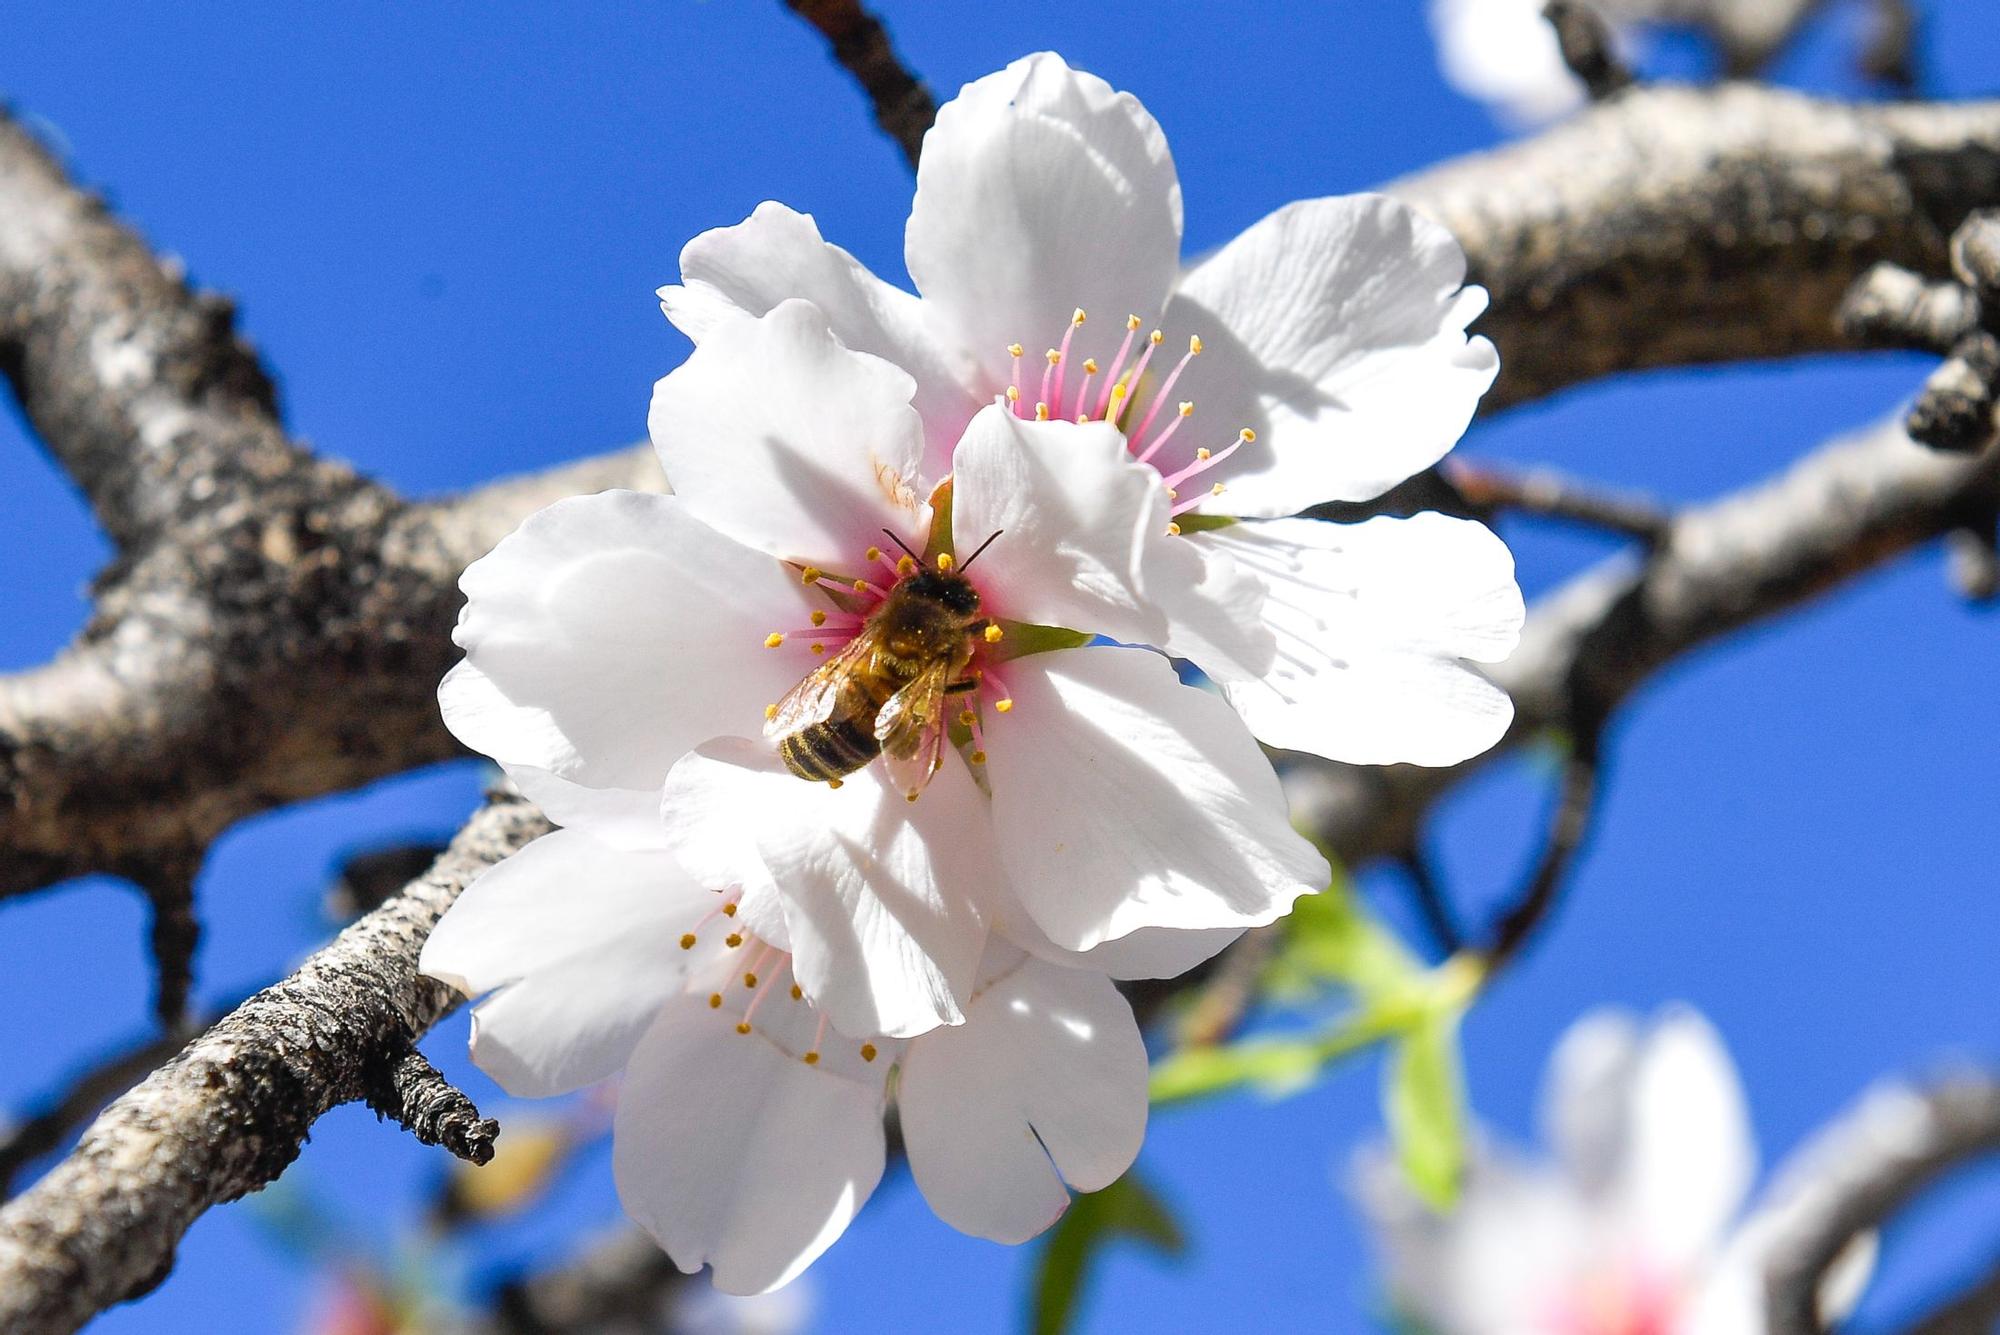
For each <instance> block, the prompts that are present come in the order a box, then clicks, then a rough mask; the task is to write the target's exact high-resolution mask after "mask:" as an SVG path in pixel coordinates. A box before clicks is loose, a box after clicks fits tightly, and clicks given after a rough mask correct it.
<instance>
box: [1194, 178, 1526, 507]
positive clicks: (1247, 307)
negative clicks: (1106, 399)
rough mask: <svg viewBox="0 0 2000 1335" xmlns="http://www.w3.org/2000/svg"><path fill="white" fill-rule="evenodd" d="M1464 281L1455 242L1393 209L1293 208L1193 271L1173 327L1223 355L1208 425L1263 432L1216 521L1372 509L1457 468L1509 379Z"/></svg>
mask: <svg viewBox="0 0 2000 1335" xmlns="http://www.w3.org/2000/svg"><path fill="white" fill-rule="evenodd" d="M1464 281H1465V253H1464V251H1462V250H1461V249H1460V248H1459V245H1458V242H1457V240H1455V239H1454V238H1453V237H1452V235H1451V233H1449V232H1447V231H1446V230H1445V229H1444V228H1442V227H1440V226H1438V225H1437V224H1436V223H1434V222H1431V221H1430V220H1429V219H1428V218H1425V217H1423V216H1422V215H1421V214H1419V213H1417V212H1416V211H1415V210H1414V209H1411V208H1410V207H1409V206H1408V205H1406V204H1403V203H1400V202H1398V201H1396V200H1393V199H1390V198H1389V197H1387V196H1386V195H1346V196H1340V197H1335V198H1329V199H1308V200H1301V201H1299V202H1298V203H1295V204H1288V205H1286V206H1285V207H1284V208H1282V209H1279V210H1278V211H1277V212H1276V213H1273V214H1271V215H1270V216H1269V217H1267V218H1265V219H1264V220H1263V221H1261V222H1259V223H1257V224H1256V225H1255V226H1253V227H1251V228H1250V229H1249V230H1248V231H1246V232H1244V233H1243V234H1242V235H1241V236H1239V237H1237V238H1236V239H1235V240H1234V241H1231V242H1230V243H1229V244H1228V245H1226V246H1224V247H1223V248H1222V249H1221V250H1219V251H1217V252H1216V253H1215V254H1214V255H1211V256H1209V257H1208V258H1207V259H1205V260H1203V261H1201V262H1200V263H1199V264H1197V265H1196V266H1195V267H1194V268H1193V269H1192V270H1190V271H1189V272H1188V274H1187V276H1186V277H1185V278H1183V279H1182V281H1181V286H1180V290H1179V291H1178V292H1176V293H1175V295H1174V300H1173V304H1172V305H1171V306H1170V307H1169V308H1168V311H1167V317H1166V323H1167V325H1168V326H1169V327H1171V328H1174V329H1181V328H1186V329H1190V330H1193V331H1195V332H1197V333H1199V334H1200V335H1201V336H1202V338H1203V339H1204V341H1205V342H1206V344H1207V350H1206V351H1205V352H1204V353H1203V355H1202V359H1201V378H1200V381H1199V383H1198V384H1197V385H1196V387H1195V392H1196V393H1197V395H1198V398H1199V402H1200V405H1201V416H1202V418H1203V419H1204V420H1206V421H1209V422H1213V423H1217V424H1219V425H1221V426H1223V427H1225V428H1226V429H1228V430H1231V431H1234V430H1235V429H1236V428H1238V427H1245V426H1247V427H1251V428H1254V429H1255V430H1256V432H1257V439H1256V440H1255V441H1254V442H1253V443H1251V444H1249V445H1248V446H1246V447H1245V448H1244V449H1243V450H1242V451H1241V452H1240V453H1239V454H1238V455H1237V456H1235V457H1234V458H1233V459H1232V460H1231V461H1230V466H1229V468H1228V469H1227V471H1226V472H1218V474H1217V476H1218V477H1219V478H1220V479H1221V480H1222V481H1224V482H1225V483H1226V490H1225V491H1224V492H1223V494H1222V495H1221V496H1220V497H1218V498H1216V500H1215V501H1214V502H1213V503H1212V504H1210V505H1209V506H1208V507H1207V508H1208V509H1209V510H1211V511H1213V512H1216V513H1226V514H1237V515H1253V516H1273V515H1289V514H1296V513H1297V512H1298V511H1300V510H1303V509H1304V508H1305V507H1306V506H1308V505H1312V504H1315V503H1317V502H1319V501H1335V500H1340V501H1361V500H1368V499H1371V498H1372V497H1375V496H1378V495H1380V494H1381V493H1382V492H1384V491H1387V490H1388V489H1389V488H1390V487H1392V486H1394V485H1395V484H1396V483H1398V482H1401V481H1402V480H1403V479H1404V478H1406V477H1409V476H1410V475H1411V474H1413V473H1416V472H1419V471H1421V470H1422V469H1425V468H1428V467H1429V466H1430V465H1432V464H1434V463H1436V462H1437V461H1438V460H1439V459H1441V458H1443V457H1444V455H1445V453H1446V451H1448V450H1450V449H1451V447H1452V446H1453V445H1454V444H1456V443H1457V441H1458V438H1459V436H1461V435H1462V434H1464V432H1465V428H1466V424H1467V423H1469V422H1470V421H1471V420H1472V414H1473V410H1474V409H1475V408H1476V407H1477V406H1478V403H1479V396H1480V395H1482V394H1484V393H1485V392H1486V389H1487V386H1489V385H1490V384H1492V382H1493V376H1494V374H1495V372H1496V371H1497V370H1498V369H1499V358H1498V355H1497V354H1496V353H1495V352H1494V350H1493V345H1492V344H1491V343H1489V342H1488V341H1487V340H1485V339H1483V338H1472V339H1468V338H1467V337H1466V334H1465V327H1466V326H1467V325H1468V324H1470V323H1471V321H1472V319H1473V317H1474V316H1476V315H1478V314H1479V312H1480V311H1481V310H1483V309H1485V305H1486V294H1485V292H1484V291H1483V290H1481V289H1479V288H1467V287H1463V286H1462V284H1463V283H1464Z"/></svg>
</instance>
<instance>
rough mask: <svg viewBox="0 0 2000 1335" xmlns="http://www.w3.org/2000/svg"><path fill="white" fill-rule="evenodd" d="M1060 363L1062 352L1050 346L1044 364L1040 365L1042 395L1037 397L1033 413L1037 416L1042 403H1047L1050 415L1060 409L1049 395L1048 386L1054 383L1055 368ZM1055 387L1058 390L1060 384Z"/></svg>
mask: <svg viewBox="0 0 2000 1335" xmlns="http://www.w3.org/2000/svg"><path fill="white" fill-rule="evenodd" d="M1061 365H1062V354H1061V353H1060V352H1057V351H1056V350H1055V349H1054V348H1050V349H1049V359H1048V362H1047V364H1046V365H1044V366H1043V367H1042V397H1041V398H1040V399H1038V400H1037V401H1036V403H1035V407H1036V410H1037V411H1036V414H1035V415H1036V416H1037V417H1040V416H1042V413H1041V412H1040V409H1041V407H1042V405H1043V404H1047V405H1048V407H1049V412H1050V414H1051V415H1053V414H1055V413H1058V412H1060V411H1061V408H1060V407H1059V406H1058V404H1057V403H1056V401H1055V400H1054V399H1052V398H1050V397H1049V388H1050V386H1051V385H1055V383H1056V368H1057V367H1058V366H1061ZM1056 388H1057V390H1058V392H1060V389H1061V386H1060V385H1057V386H1056Z"/></svg>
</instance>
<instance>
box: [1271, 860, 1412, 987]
mask: <svg viewBox="0 0 2000 1335" xmlns="http://www.w3.org/2000/svg"><path fill="white" fill-rule="evenodd" d="M1284 922H1285V928H1284V931H1285V944H1284V947H1283V948H1282V949H1281V950H1280V951H1279V952H1278V955H1277V958H1276V959H1275V960H1274V961H1273V962H1272V970H1273V973H1274V975H1276V977H1274V979H1273V981H1274V982H1282V981H1284V980H1285V979H1287V978H1288V977H1289V978H1290V979H1291V980H1292V981H1293V982H1294V983H1295V984H1298V985H1303V986H1307V987H1311V986H1313V985H1324V984H1326V983H1338V984H1340V985H1341V986H1343V987H1346V988H1349V989H1351V990H1352V991H1353V992H1354V993H1355V995H1356V996H1358V997H1360V998H1361V1000H1362V1001H1363V1002H1364V1003H1370V1002H1376V1001H1381V1000H1385V999H1388V998H1391V997H1397V996H1404V995H1408V994H1409V993H1411V992H1412V991H1415V990H1418V989H1420V988H1421V987H1422V986H1423V985H1424V984H1423V980H1424V978H1425V970H1424V967H1423V965H1422V963H1420V962H1419V961H1418V960H1417V958H1416V957H1415V956H1414V955H1412V954H1411V953H1410V952H1409V951H1408V950H1406V949H1404V947H1403V944H1402V942H1400V941H1398V940H1397V939H1396V936H1395V934H1394V933H1393V932H1391V931H1389V929H1387V928H1386V927H1383V926H1382V925H1381V924H1380V923H1378V922H1376V921H1375V919H1374V918H1373V917H1371V916H1370V915H1369V914H1368V912H1367V910H1365V909H1364V908H1363V907H1362V906H1361V904H1360V903H1359V901H1357V900H1356V899H1355V897H1354V895H1353V893H1352V892H1351V891H1350V890H1349V889H1348V888H1347V884H1346V882H1345V881H1336V882H1335V883H1334V884H1333V885H1332V886H1330V887H1328V888H1327V889H1326V890H1325V891H1323V892H1321V893H1320V894H1317V895H1308V896H1306V897H1305V898H1304V899H1301V900H1299V902H1298V903H1297V904H1296V905H1294V906H1293V908H1292V913H1291V916H1290V917H1289V918H1286V919H1285V920H1284Z"/></svg>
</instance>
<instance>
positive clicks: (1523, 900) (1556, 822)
mask: <svg viewBox="0 0 2000 1335" xmlns="http://www.w3.org/2000/svg"><path fill="white" fill-rule="evenodd" d="M1598 744H1599V739H1598V725H1595V724H1593V725H1591V726H1589V727H1585V728H1580V729H1578V730H1577V731H1576V732H1575V734H1574V741H1573V743H1572V746H1571V749H1570V754H1569V757H1568V759H1567V760H1565V761H1564V762H1563V771H1562V784H1561V787H1560V788H1559V789H1558V791H1557V793H1556V804H1555V811H1554V812H1553V813H1552V814H1551V816H1550V818H1549V830H1548V835H1547V837H1546V838H1545V839H1544V841H1543V844H1542V853H1541V857H1540V858H1539V859H1538V860H1537V861H1536V864H1535V870H1534V873H1533V874H1532V875H1530V876H1529V877H1528V881H1527V884H1526V885H1525V886H1524V887H1523V888H1522V890H1521V893H1520V894H1519V895H1518V896H1517V897H1516V898H1515V900H1514V904H1513V907H1512V908H1510V909H1508V910H1507V912H1506V913H1504V914H1502V915H1501V917H1500V920H1499V922H1498V923H1497V924H1496V925H1495V926H1494V928H1493V935H1492V940H1491V943H1490V944H1489V945H1488V946H1487V947H1486V950H1485V952H1484V953H1485V955H1486V964H1487V969H1488V970H1489V972H1498V971H1499V970H1500V969H1501V968H1502V967H1503V966H1505V965H1506V964H1508V963H1509V962H1511V961H1512V959H1513V957H1514V956H1515V955H1516V954H1518V953H1519V952H1520V950H1521V947H1522V946H1524V945H1526V944H1527V942H1528V938H1529V937H1530V936H1532V935H1533V934H1534V931H1535V929H1536V928H1537V927H1539V926H1540V925H1541V924H1542V922H1543V921H1544V920H1545V919H1547V917H1548V916H1549V913H1550V911H1551V910H1552V909H1554V908H1555V906H1556V901H1557V899H1558V898H1559V897H1560V891H1561V889H1562V885H1563V881H1564V879H1565V877H1566V876H1567V875H1568V873H1569V869H1570V867H1571V866H1572V865H1574V863H1575V861H1576V855H1577V854H1578V853H1579V852H1580V851H1582V848H1583V845H1584V841H1585V839H1587V838H1588V836H1589V834H1590V825H1591V819H1592V817H1593V816H1594V815H1595V814H1596V812H1597V790H1598Z"/></svg>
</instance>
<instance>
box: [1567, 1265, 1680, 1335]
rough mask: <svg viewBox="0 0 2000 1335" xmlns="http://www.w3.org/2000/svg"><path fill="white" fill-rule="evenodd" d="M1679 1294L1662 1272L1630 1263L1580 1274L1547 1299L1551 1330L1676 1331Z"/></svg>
mask: <svg viewBox="0 0 2000 1335" xmlns="http://www.w3.org/2000/svg"><path fill="white" fill-rule="evenodd" d="M1679 1308H1680V1302H1679V1295H1678V1294H1677V1293H1676V1292H1675V1290H1674V1288H1673V1287H1672V1286H1671V1285H1669V1284H1668V1283H1666V1282H1665V1281H1664V1280H1663V1279H1662V1278H1660V1276H1658V1275H1656V1274H1654V1273H1653V1272H1652V1271H1651V1270H1650V1269H1648V1268H1646V1267H1644V1266H1638V1265H1634V1266H1631V1267H1629V1268H1624V1269H1620V1270H1617V1271H1615V1272H1604V1271H1598V1272H1595V1273H1592V1274H1589V1275H1586V1276H1583V1277H1582V1279H1581V1281H1580V1282H1579V1283H1578V1284H1577V1285H1576V1286H1575V1288H1573V1289H1572V1290H1569V1291H1566V1292H1564V1293H1562V1294H1559V1295H1557V1296H1556V1297H1555V1298H1554V1299H1553V1300H1552V1301H1551V1302H1550V1303H1549V1304H1548V1309H1547V1310H1548V1318H1547V1326H1548V1329H1549V1330H1550V1331H1551V1332H1552V1335H1674V1331H1675V1330H1676V1328H1677V1322H1676V1318H1677V1316H1678V1314H1679Z"/></svg>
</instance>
